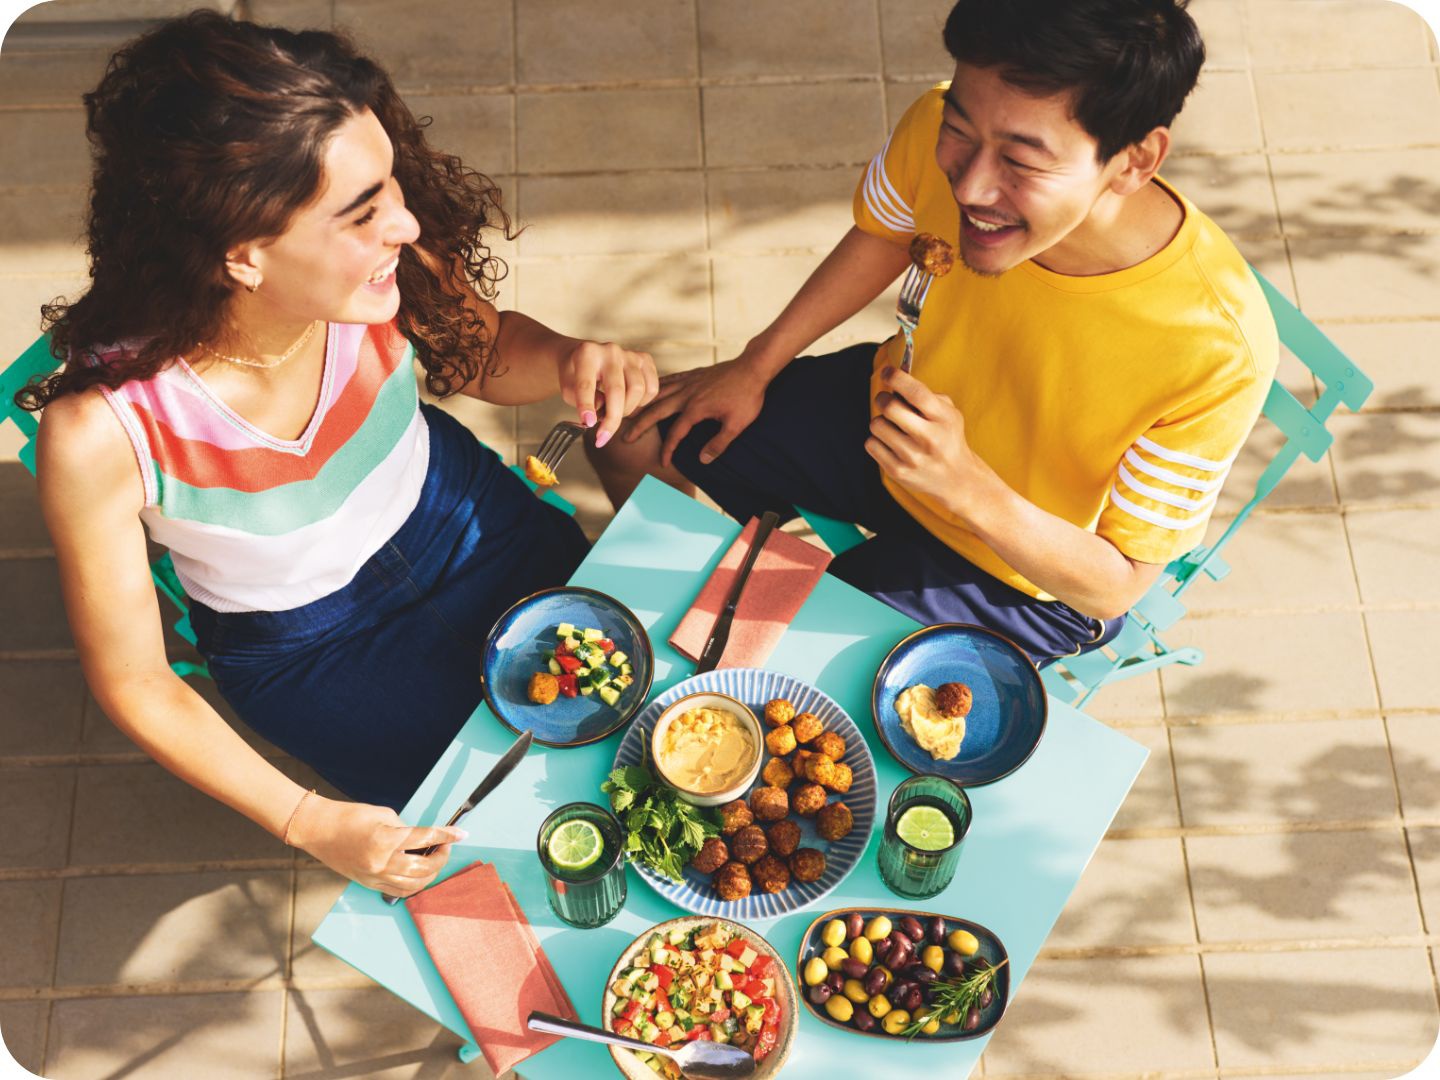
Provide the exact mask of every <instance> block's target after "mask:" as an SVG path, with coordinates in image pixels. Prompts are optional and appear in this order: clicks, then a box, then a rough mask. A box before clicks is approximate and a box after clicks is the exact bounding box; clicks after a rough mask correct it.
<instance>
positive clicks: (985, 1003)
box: [980, 986, 995, 1009]
mask: <svg viewBox="0 0 1440 1080" xmlns="http://www.w3.org/2000/svg"><path fill="white" fill-rule="evenodd" d="M994 1000H995V991H994V990H991V989H990V987H988V986H987V987H985V992H984V993H983V994H981V995H980V1008H982V1009H988V1008H989V1007H990V1003H991V1002H992V1001H994Z"/></svg>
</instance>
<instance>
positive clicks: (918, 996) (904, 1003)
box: [900, 983, 925, 1013]
mask: <svg viewBox="0 0 1440 1080" xmlns="http://www.w3.org/2000/svg"><path fill="white" fill-rule="evenodd" d="M924 1004H925V991H923V990H921V989H920V987H918V986H916V985H914V984H913V983H912V984H911V986H910V988H909V989H908V990H906V991H905V996H904V997H902V998H901V999H900V1007H901V1008H902V1009H905V1010H906V1011H907V1012H911V1013H913V1012H914V1011H915V1010H916V1009H918V1008H920V1006H922V1005H924Z"/></svg>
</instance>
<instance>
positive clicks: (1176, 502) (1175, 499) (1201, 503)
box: [1120, 463, 1215, 510]
mask: <svg viewBox="0 0 1440 1080" xmlns="http://www.w3.org/2000/svg"><path fill="white" fill-rule="evenodd" d="M1120 479H1121V480H1124V481H1125V483H1126V484H1127V485H1129V486H1130V488H1131V489H1132V490H1133V491H1136V492H1138V493H1139V494H1141V495H1144V496H1145V497H1146V498H1149V499H1154V500H1155V501H1156V502H1160V503H1164V504H1165V505H1167V506H1175V507H1179V508H1180V509H1181V510H1203V509H1204V508H1205V507H1207V506H1209V505H1210V504H1211V503H1212V502H1214V501H1215V496H1214V495H1207V496H1205V497H1204V498H1203V499H1187V498H1185V496H1183V495H1175V494H1172V493H1171V492H1169V491H1165V490H1163V489H1162V488H1157V487H1151V486H1150V485H1149V484H1146V483H1144V482H1142V481H1140V480H1137V479H1136V478H1135V474H1134V473H1132V472H1131V471H1130V470H1129V469H1127V468H1126V467H1125V466H1124V464H1123V463H1122V464H1121V466H1120Z"/></svg>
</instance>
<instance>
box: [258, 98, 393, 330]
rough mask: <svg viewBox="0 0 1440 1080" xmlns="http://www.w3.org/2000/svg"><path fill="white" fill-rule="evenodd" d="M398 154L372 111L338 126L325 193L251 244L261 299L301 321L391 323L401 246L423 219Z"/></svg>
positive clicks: (326, 165) (328, 152)
mask: <svg viewBox="0 0 1440 1080" xmlns="http://www.w3.org/2000/svg"><path fill="white" fill-rule="evenodd" d="M394 158H395V153H394V149H393V148H392V147H391V145H390V138H389V136H388V135H386V134H385V129H384V128H383V127H382V126H381V124H380V121H379V120H378V119H376V117H375V114H374V113H372V112H371V111H370V110H369V109H366V110H364V111H363V112H360V113H357V114H355V115H353V116H351V117H350V118H349V119H348V120H346V121H345V122H344V123H343V124H342V125H341V126H340V127H339V128H338V129H337V131H336V133H335V136H334V137H333V138H332V139H331V140H330V145H329V147H328V148H327V149H326V151H325V159H324V171H323V173H322V176H321V181H320V193H319V195H318V196H317V197H316V198H315V199H313V200H312V201H311V202H310V203H309V204H308V205H307V206H305V207H303V208H302V209H301V210H299V211H298V212H297V213H296V214H295V216H294V218H292V219H291V222H290V227H289V228H287V229H286V230H285V232H283V233H282V234H281V235H280V236H279V237H277V238H275V239H274V240H269V241H264V242H261V243H257V244H255V245H252V246H250V248H249V261H250V262H251V263H252V264H253V267H254V270H255V271H258V273H259V275H260V276H261V279H262V280H261V284H260V288H259V291H258V292H257V293H256V294H255V298H256V299H262V298H263V300H264V301H265V302H267V303H268V304H269V305H273V306H274V307H275V308H278V309H280V312H283V313H284V314H286V315H290V316H293V317H294V318H295V319H296V320H297V321H309V320H312V319H326V320H328V321H330V322H339V323H384V322H389V321H390V320H391V319H393V318H394V317H395V313H396V312H397V311H398V310H399V308H400V290H399V289H398V288H396V285H395V267H396V264H397V263H398V261H399V258H400V248H401V247H402V246H403V245H405V244H412V243H414V242H415V240H416V239H417V238H418V237H419V236H420V224H419V222H417V221H416V220H415V216H414V215H413V214H411V213H410V211H408V210H406V209H405V197H404V194H403V193H402V192H401V190H400V185H399V184H398V183H397V182H396V180H395V177H394V176H392V175H391V168H392V166H393V163H394ZM252 280H253V279H252ZM278 313H279V312H277V314H278Z"/></svg>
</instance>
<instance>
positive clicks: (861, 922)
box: [845, 911, 865, 941]
mask: <svg viewBox="0 0 1440 1080" xmlns="http://www.w3.org/2000/svg"><path fill="white" fill-rule="evenodd" d="M864 932H865V918H864V916H862V915H861V914H860V913H859V912H858V911H852V912H851V913H850V914H849V915H846V916H845V940H846V941H854V940H855V939H856V938H857V937H859V936H860V935H861V934H863V933H864Z"/></svg>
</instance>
